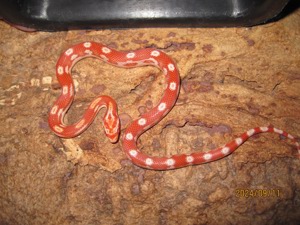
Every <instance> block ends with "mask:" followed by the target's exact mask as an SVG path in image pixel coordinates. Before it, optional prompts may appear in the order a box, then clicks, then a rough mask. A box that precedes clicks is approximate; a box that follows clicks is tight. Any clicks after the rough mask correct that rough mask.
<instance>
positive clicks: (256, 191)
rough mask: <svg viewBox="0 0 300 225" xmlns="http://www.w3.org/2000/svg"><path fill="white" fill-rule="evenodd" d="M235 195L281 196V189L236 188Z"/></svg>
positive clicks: (246, 196)
mask: <svg viewBox="0 0 300 225" xmlns="http://www.w3.org/2000/svg"><path fill="white" fill-rule="evenodd" d="M235 196H236V197H238V198H253V197H254V198H255V197H258V198H260V197H262V198H264V197H279V196H280V190H279V189H244V188H240V189H236V190H235Z"/></svg>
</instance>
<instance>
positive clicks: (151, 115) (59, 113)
mask: <svg viewBox="0 0 300 225" xmlns="http://www.w3.org/2000/svg"><path fill="white" fill-rule="evenodd" d="M86 57H96V58H99V59H101V60H103V61H104V62H107V63H109V64H112V65H114V66H119V67H124V68H130V67H138V66H145V65H150V66H155V67H158V68H159V69H160V70H161V71H162V72H163V74H164V75H165V77H166V81H167V82H166V83H167V85H166V89H165V90H164V93H163V96H162V98H161V100H160V101H159V103H158V104H157V105H156V106H155V107H154V108H152V109H151V110H150V111H149V112H147V113H145V114H143V115H141V117H140V118H138V119H136V120H134V121H133V122H132V123H131V124H130V125H129V126H128V127H127V128H126V130H125V133H124V136H123V138H122V145H123V150H124V152H125V154H126V155H127V156H128V157H129V159H130V160H131V161H132V162H133V163H134V164H136V165H138V166H140V167H144V168H148V169H154V170H168V169H176V168H180V167H185V166H189V165H196V164H201V163H207V162H211V161H215V160H217V159H220V158H223V157H225V156H227V155H229V154H231V153H232V152H233V151H234V150H236V149H237V148H238V147H239V146H240V145H241V144H243V143H244V142H245V141H246V140H247V139H248V138H249V137H251V136H253V135H255V134H258V133H264V132H273V133H277V134H280V135H282V136H284V137H287V138H289V139H291V140H292V142H294V144H295V145H296V147H297V150H298V153H297V154H298V155H300V147H299V142H297V140H296V138H295V137H293V136H292V135H291V134H289V133H287V132H285V131H282V130H280V129H277V128H274V127H272V126H268V127H256V128H253V129H250V130H248V131H246V132H244V133H243V134H241V135H240V136H239V137H238V138H236V139H234V140H233V141H231V142H229V143H227V144H225V145H224V146H222V147H219V148H216V149H213V150H210V151H206V152H195V153H191V154H180V155H173V156H171V157H152V156H149V155H147V154H144V153H142V152H141V151H140V150H139V149H138V147H137V139H138V137H139V136H140V135H141V134H142V133H144V132H145V131H146V130H148V129H149V128H151V127H152V126H154V125H155V124H157V123H158V122H159V121H160V120H161V119H162V118H163V117H164V116H165V115H166V114H167V113H168V112H169V111H170V110H171V109H172V107H173V106H174V104H175V103H176V100H177V97H178V94H179V89H180V76H179V72H178V69H177V68H176V65H175V63H174V62H173V60H172V59H171V58H170V57H169V56H168V55H166V54H165V53H164V52H162V51H159V50H156V49H151V48H147V49H141V50H136V51H129V52H120V51H117V50H114V49H111V48H109V47H107V46H104V45H102V44H100V43H96V42H84V43H80V44H77V45H75V46H73V47H71V48H69V49H68V50H66V51H65V52H64V53H63V54H62V55H61V57H60V58H59V60H58V62H57V65H56V75H57V79H58V82H59V83H60V85H61V86H62V93H61V95H60V96H59V98H58V99H57V100H56V102H55V103H54V105H53V107H52V109H51V110H50V113H49V119H48V122H49V126H50V128H51V129H52V131H53V132H54V133H55V134H56V135H58V136H60V137H64V138H70V137H75V136H77V135H79V134H80V133H82V132H83V131H84V130H85V129H87V127H88V126H89V125H90V124H91V123H92V122H93V119H94V118H95V116H96V115H97V113H98V112H99V111H100V109H101V108H106V113H105V115H104V118H103V126H104V130H105V133H106V135H107V137H108V138H109V139H110V141H111V142H113V143H114V142H117V141H118V138H119V133H120V122H119V117H118V115H117V104H116V102H115V101H114V100H113V99H112V98H111V97H109V96H99V97H97V98H96V99H95V100H94V101H93V102H92V103H91V104H90V105H89V107H88V109H87V110H86V111H85V113H84V115H83V117H82V118H81V119H80V120H79V121H78V122H77V123H75V124H72V125H66V124H64V122H63V119H64V115H65V113H66V112H67V110H68V109H69V107H70V106H71V104H72V102H73V99H74V94H75V91H74V84H73V80H72V77H71V69H72V67H73V66H74V64H75V63H76V62H78V61H79V60H81V59H83V58H86Z"/></svg>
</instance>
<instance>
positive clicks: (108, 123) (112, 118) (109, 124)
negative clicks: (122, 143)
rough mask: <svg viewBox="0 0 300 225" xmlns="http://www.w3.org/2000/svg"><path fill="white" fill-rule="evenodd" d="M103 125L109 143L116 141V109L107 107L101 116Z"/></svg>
mask: <svg viewBox="0 0 300 225" xmlns="http://www.w3.org/2000/svg"><path fill="white" fill-rule="evenodd" d="M103 126H104V131H105V135H106V136H107V137H108V139H109V140H110V142H111V143H116V142H117V141H118V139H119V134H120V120H119V116H118V114H117V110H116V109H115V108H114V107H111V105H109V107H108V108H107V111H106V114H105V116H104V118H103Z"/></svg>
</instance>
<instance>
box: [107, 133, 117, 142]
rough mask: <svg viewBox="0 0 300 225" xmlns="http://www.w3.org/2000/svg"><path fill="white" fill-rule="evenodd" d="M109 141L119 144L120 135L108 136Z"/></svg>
mask: <svg viewBox="0 0 300 225" xmlns="http://www.w3.org/2000/svg"><path fill="white" fill-rule="evenodd" d="M107 137H108V139H109V140H110V142H111V143H112V144H115V143H117V142H118V140H119V136H118V135H107Z"/></svg>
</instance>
